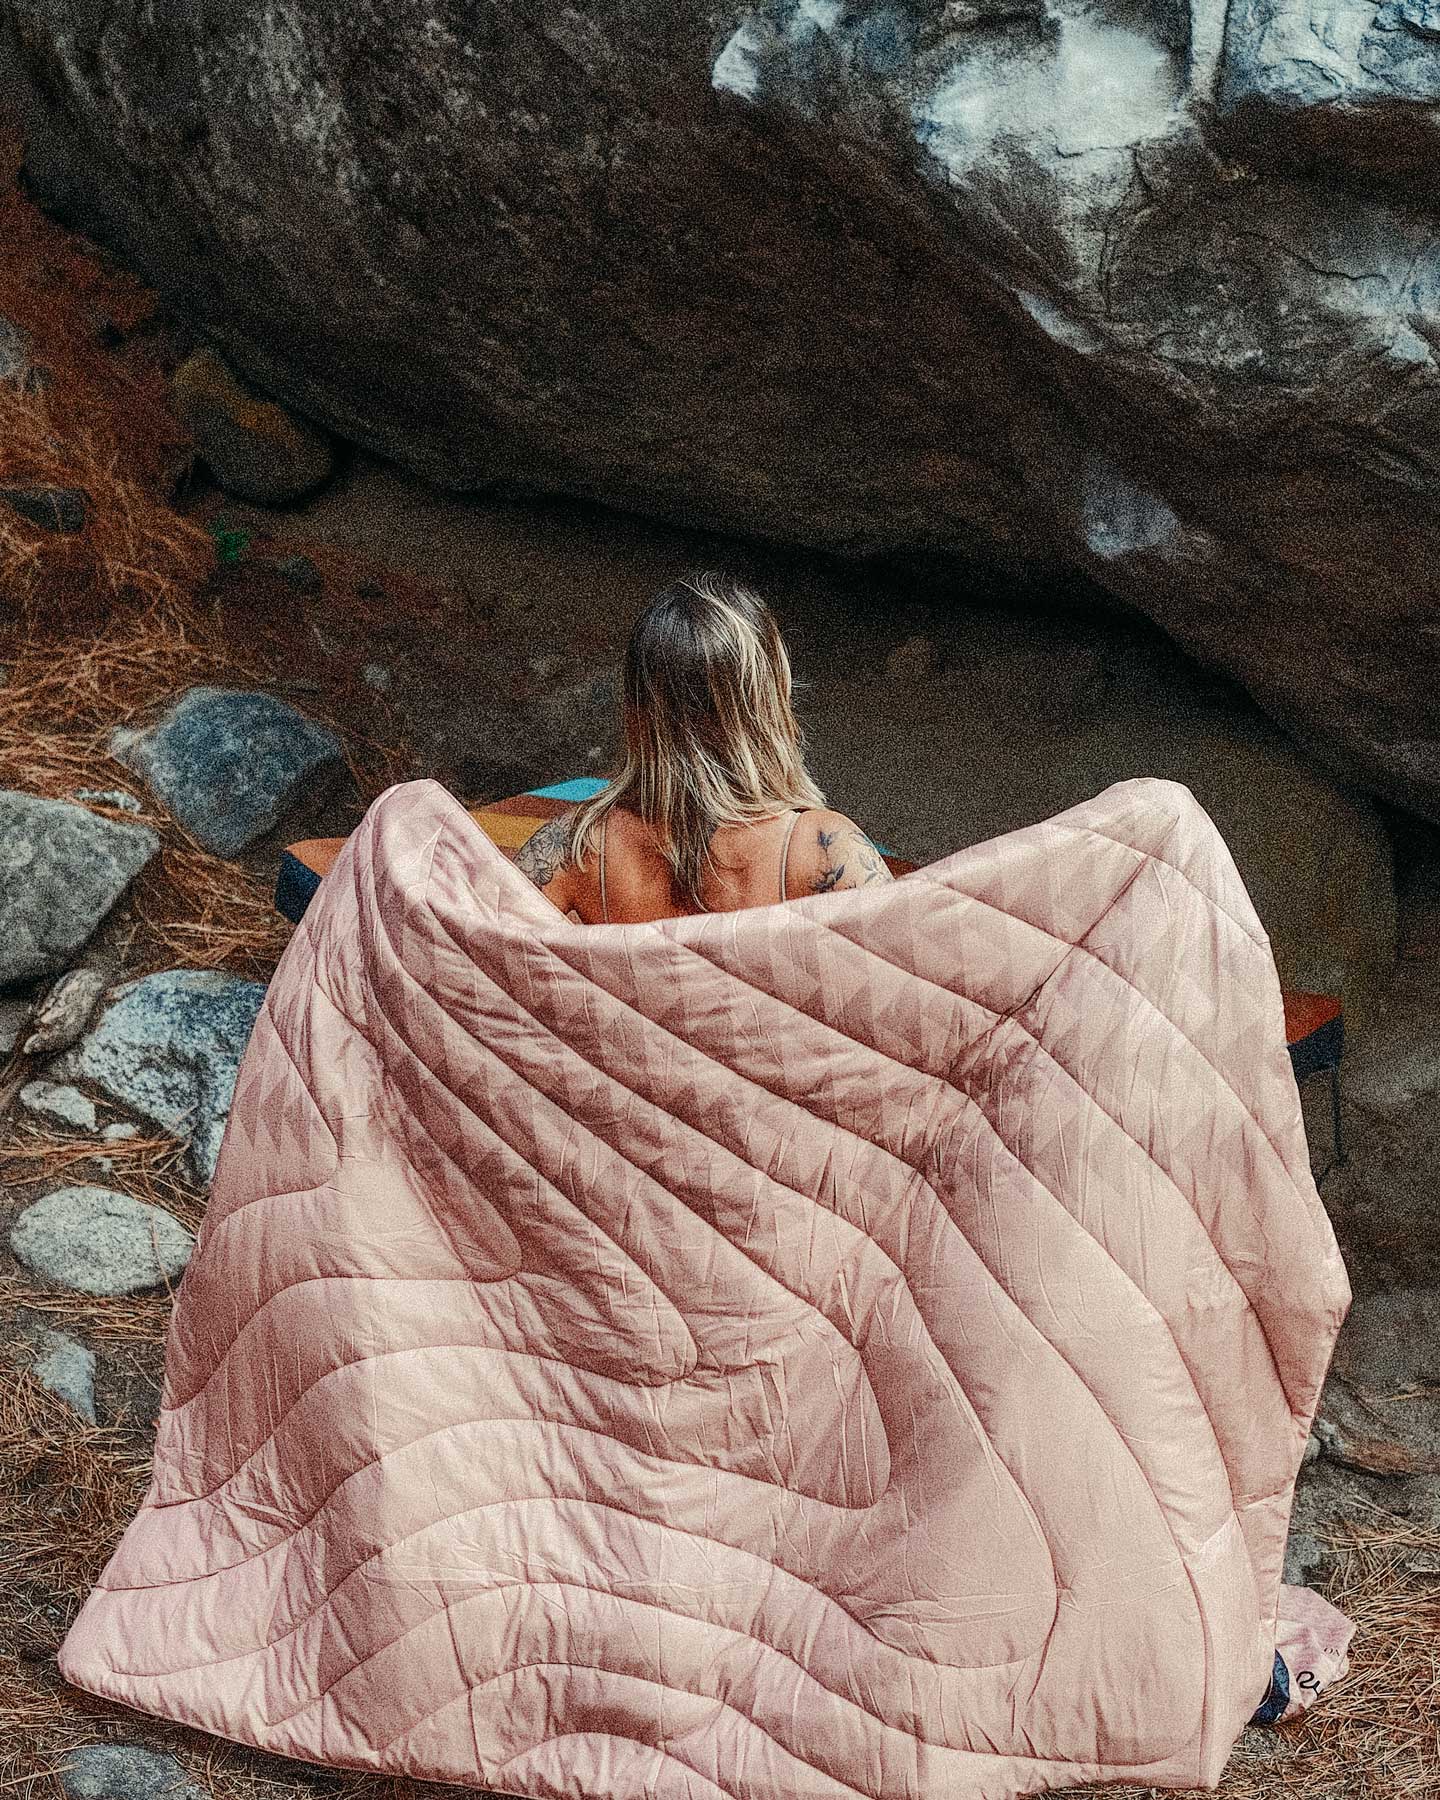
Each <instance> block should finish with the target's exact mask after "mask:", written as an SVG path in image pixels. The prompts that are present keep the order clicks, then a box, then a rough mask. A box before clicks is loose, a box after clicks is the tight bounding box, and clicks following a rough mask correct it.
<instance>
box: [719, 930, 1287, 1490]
mask: <svg viewBox="0 0 1440 1800" xmlns="http://www.w3.org/2000/svg"><path fill="white" fill-rule="evenodd" d="M821 929H822V930H830V929H831V928H830V927H828V926H824V927H822V928H821ZM834 935H835V936H837V937H840V938H841V939H842V940H843V941H844V942H845V943H847V944H852V945H854V947H855V948H857V949H861V950H864V951H865V954H867V955H876V960H877V961H882V962H883V961H885V960H886V959H885V958H883V957H880V956H878V955H877V953H875V952H872V951H869V950H866V949H865V946H863V945H855V941H854V940H853V939H852V938H849V937H846V936H845V934H844V933H843V932H835V933H834ZM693 954H695V955H698V956H701V957H703V960H704V961H705V962H707V963H712V959H711V958H710V957H708V956H705V955H704V952H702V951H694V952H693ZM712 966H713V967H716V968H719V969H721V970H722V971H723V972H724V973H726V974H733V971H731V970H728V969H726V967H725V965H724V964H723V963H712ZM887 966H888V967H892V968H893V967H896V966H898V965H895V964H887ZM1052 973H1053V972H1052ZM735 979H736V980H737V981H740V982H741V983H742V984H743V985H744V986H747V987H751V988H754V991H755V992H757V993H760V994H766V995H768V997H769V998H770V999H772V1000H774V1001H775V1002H776V1004H778V1005H780V1006H782V1007H785V1008H786V1009H787V1010H788V1011H791V1012H796V1013H799V1014H800V1016H801V1017H802V1018H806V1019H809V1020H811V1021H812V1023H815V1024H818V1025H825V1024H826V1021H825V1020H823V1019H817V1018H816V1016H815V1014H813V1013H811V1012H807V1011H806V1010H805V1008H803V1007H800V1006H796V1005H795V1004H794V1003H793V1002H791V1001H789V1000H786V999H784V998H783V997H782V996H781V995H778V994H769V992H768V990H767V989H765V988H759V987H756V986H755V984H754V983H753V982H749V981H746V979H745V977H744V976H736V977H735ZM916 979H917V980H925V979H926V978H925V977H923V976H917V977H916ZM1048 979H1049V977H1047V980H1048ZM928 985H929V986H932V987H938V986H939V984H938V983H935V982H929V983H928ZM1041 985H1042V986H1043V985H1044V984H1043V983H1042V984H1041ZM940 991H941V992H943V993H948V992H949V991H950V990H949V989H948V988H942V989H941V990H940ZM1009 1018H1010V1015H1008V1014H1002V1015H1001V1017H1000V1018H999V1019H997V1020H996V1022H995V1024H996V1025H997V1026H998V1025H999V1024H1001V1023H1003V1022H1005V1020H1007V1019H1009ZM1015 1023H1016V1024H1017V1026H1019V1029H1020V1030H1021V1031H1022V1032H1024V1033H1025V1036H1026V1037H1028V1038H1029V1039H1030V1041H1031V1042H1032V1043H1034V1044H1035V1046H1036V1048H1037V1050H1039V1051H1041V1052H1042V1053H1046V1050H1045V1046H1044V1045H1043V1044H1042V1043H1040V1041H1039V1040H1038V1039H1037V1038H1035V1037H1034V1035H1033V1033H1030V1032H1026V1031H1025V1027H1024V1026H1023V1025H1020V1023H1019V1021H1018V1020H1016V1021H1015ZM829 1029H832V1030H835V1029H836V1028H835V1027H829ZM991 1029H992V1030H993V1029H994V1027H991ZM836 1035H837V1036H839V1037H840V1038H841V1040H842V1041H843V1042H845V1043H851V1044H854V1043H863V1044H864V1046H865V1048H866V1049H868V1050H871V1051H873V1053H874V1054H875V1055H876V1056H879V1057H881V1058H883V1059H884V1060H886V1061H889V1062H894V1061H896V1059H895V1058H894V1057H892V1056H890V1055H889V1053H888V1052H887V1051H885V1050H882V1049H881V1048H880V1047H879V1046H878V1045H875V1044H871V1043H870V1042H869V1041H868V1040H866V1039H862V1038H860V1037H859V1036H858V1035H851V1034H850V1033H848V1032H839V1031H838V1030H837V1031H836ZM901 1066H902V1067H904V1066H906V1065H903V1064H902V1065H901ZM1055 1066H1056V1067H1057V1068H1058V1069H1059V1070H1060V1072H1061V1073H1062V1074H1064V1075H1066V1076H1067V1077H1068V1078H1069V1079H1070V1080H1072V1081H1073V1080H1074V1077H1073V1076H1071V1075H1070V1072H1069V1070H1068V1069H1066V1068H1065V1067H1064V1065H1063V1064H1061V1063H1060V1062H1059V1061H1058V1060H1056V1064H1055ZM925 1079H927V1080H930V1081H934V1082H936V1083H937V1084H938V1085H939V1086H941V1087H942V1088H946V1089H948V1090H949V1091H950V1092H951V1093H953V1094H954V1095H955V1096H956V1097H957V1099H959V1100H960V1101H961V1102H962V1103H967V1104H968V1105H969V1106H970V1107H971V1108H973V1109H974V1111H975V1113H976V1114H978V1115H979V1117H980V1118H981V1119H982V1120H983V1121H984V1123H985V1124H986V1125H987V1126H988V1127H989V1130H990V1135H991V1137H992V1138H993V1139H994V1141H995V1143H996V1144H998V1145H999V1147H1000V1149H1001V1150H1002V1151H1003V1152H1004V1153H1005V1155H1006V1156H1008V1157H1009V1158H1010V1160H1011V1161H1012V1162H1013V1163H1014V1164H1015V1165H1016V1166H1017V1168H1019V1169H1021V1170H1022V1171H1023V1172H1024V1173H1025V1174H1026V1175H1028V1176H1029V1177H1030V1179H1031V1181H1032V1182H1033V1183H1034V1184H1035V1186H1036V1187H1037V1188H1038V1189H1039V1191H1040V1192H1041V1193H1042V1194H1044V1195H1045V1196H1046V1197H1047V1198H1048V1199H1050V1200H1051V1201H1053V1202H1054V1204H1055V1206H1056V1207H1058V1208H1059V1210H1060V1212H1061V1213H1062V1214H1063V1215H1064V1217H1065V1218H1066V1219H1067V1220H1068V1221H1069V1222H1070V1224H1071V1225H1072V1226H1073V1227H1074V1228H1075V1229H1076V1230H1078V1231H1080V1232H1081V1233H1083V1235H1084V1236H1085V1237H1087V1238H1088V1239H1089V1240H1090V1242H1091V1243H1093V1244H1094V1245H1096V1247H1097V1248H1098V1249H1100V1250H1101V1251H1103V1252H1104V1254H1105V1255H1106V1257H1107V1258H1108V1259H1109V1261H1110V1262H1111V1263H1112V1264H1113V1266H1114V1268H1115V1270H1116V1273H1117V1274H1118V1275H1119V1276H1120V1277H1121V1279H1122V1280H1124V1281H1125V1282H1126V1283H1127V1285H1128V1286H1129V1287H1130V1289H1131V1290H1132V1292H1134V1293H1135V1294H1137V1295H1138V1296H1139V1298H1140V1301H1141V1303H1142V1304H1143V1305H1144V1306H1145V1307H1146V1308H1147V1309H1148V1310H1149V1312H1150V1313H1151V1314H1152V1316H1153V1317H1154V1318H1156V1319H1157V1320H1159V1322H1160V1323H1161V1324H1162V1325H1163V1326H1164V1327H1165V1330H1166V1332H1167V1333H1168V1334H1169V1337H1170V1341H1171V1343H1172V1344H1173V1345H1174V1348H1175V1354H1176V1358H1177V1360H1178V1361H1179V1363H1180V1365H1181V1367H1182V1368H1183V1369H1184V1370H1185V1373H1186V1375H1187V1377H1188V1378H1189V1380H1190V1385H1191V1390H1192V1392H1193V1393H1194V1395H1195V1399H1196V1401H1197V1402H1198V1404H1199V1406H1200V1410H1201V1411H1202V1412H1203V1413H1204V1414H1205V1418H1206V1421H1207V1423H1208V1424H1209V1425H1210V1429H1211V1434H1212V1436H1213V1437H1214V1441H1215V1449H1216V1454H1217V1456H1218V1457H1219V1459H1220V1461H1221V1463H1222V1464H1224V1465H1225V1471H1226V1479H1227V1481H1228V1479H1229V1465H1228V1464H1225V1456H1224V1452H1223V1450H1222V1449H1221V1448H1220V1440H1219V1437H1218V1435H1216V1434H1215V1426H1214V1421H1213V1420H1212V1419H1211V1417H1210V1412H1209V1409H1208V1407H1206V1405H1205V1402H1204V1399H1203V1398H1202V1396H1201V1394H1200V1391H1199V1388H1198V1387H1197V1386H1196V1383H1195V1377H1194V1374H1193V1373H1192V1371H1191V1369H1190V1365H1189V1363H1188V1362H1187V1361H1186V1358H1185V1356H1184V1354H1183V1353H1182V1351H1181V1349H1180V1345H1179V1343H1178V1341H1177V1340H1176V1337H1175V1333H1174V1330H1173V1328H1172V1327H1171V1325H1170V1323H1169V1321H1168V1320H1167V1319H1166V1318H1165V1315H1164V1314H1163V1313H1162V1312H1161V1311H1160V1309H1159V1308H1158V1307H1157V1306H1156V1305H1155V1304H1154V1302H1153V1301H1152V1300H1151V1299H1150V1297H1149V1295H1148V1294H1146V1293H1145V1291H1144V1290H1143V1289H1142V1288H1141V1287H1140V1285H1139V1283H1138V1282H1137V1281H1135V1279H1134V1278H1133V1277H1132V1276H1131V1275H1129V1274H1128V1273H1127V1272H1126V1271H1125V1270H1124V1269H1122V1268H1121V1267H1120V1265H1119V1264H1118V1263H1116V1262H1115V1259H1114V1258H1113V1257H1112V1256H1110V1252H1109V1251H1108V1250H1106V1248H1105V1246H1104V1244H1103V1243H1101V1242H1100V1240H1099V1238H1097V1237H1096V1236H1095V1234H1094V1232H1093V1231H1091V1230H1090V1229H1089V1227H1088V1226H1086V1225H1085V1224H1084V1223H1083V1221H1082V1220H1080V1219H1078V1218H1076V1216H1075V1215H1074V1213H1072V1212H1071V1211H1070V1209H1069V1207H1068V1206H1066V1205H1065V1203H1064V1202H1063V1201H1062V1200H1061V1199H1060V1198H1059V1196H1058V1195H1057V1194H1055V1193H1054V1192H1053V1190H1052V1189H1051V1188H1050V1187H1049V1186H1048V1185H1047V1184H1046V1183H1045V1182H1044V1181H1042V1180H1041V1178H1040V1176H1039V1174H1038V1173H1037V1172H1036V1171H1035V1170H1034V1169H1032V1168H1031V1166H1030V1165H1029V1163H1027V1162H1026V1161H1025V1160H1024V1158H1023V1157H1022V1156H1021V1155H1020V1154H1019V1152H1018V1151H1016V1150H1015V1149H1014V1148H1013V1147H1012V1146H1011V1145H1010V1144H1008V1143H1007V1142H1006V1141H1005V1139H1004V1138H1003V1137H1002V1136H1001V1134H1000V1131H999V1129H998V1128H997V1126H996V1124H995V1121H994V1120H993V1119H992V1118H991V1117H990V1115H989V1113H988V1112H987V1111H986V1110H985V1107H984V1106H983V1105H982V1103H981V1102H980V1101H979V1100H978V1099H977V1098H976V1097H975V1096H974V1095H973V1094H971V1093H970V1092H969V1090H968V1089H966V1088H963V1087H961V1086H960V1084H959V1083H958V1082H957V1081H954V1080H953V1079H951V1078H950V1077H949V1076H948V1075H943V1076H942V1075H928V1074H927V1075H926V1076H925ZM760 1085H762V1086H763V1083H762V1084H760ZM1077 1085H1078V1084H1077ZM767 1091H768V1090H767ZM804 1110H806V1111H807V1112H808V1111H809V1109H808V1108H805V1109H804ZM1096 1110H1097V1111H1099V1112H1100V1113H1102V1115H1103V1116H1104V1117H1106V1118H1111V1115H1110V1114H1109V1113H1108V1112H1105V1109H1104V1108H1103V1107H1100V1106H1099V1105H1098V1103H1097V1106H1096ZM810 1116H811V1117H812V1118H816V1117H823V1115H818V1114H814V1113H811V1114H810ZM827 1122H829V1121H827ZM1111 1122H1112V1124H1114V1125H1115V1126H1116V1129H1117V1130H1119V1131H1121V1132H1122V1133H1123V1134H1124V1136H1125V1137H1126V1139H1127V1140H1128V1141H1129V1142H1130V1143H1132V1144H1135V1145H1136V1148H1137V1149H1138V1150H1140V1152H1141V1154H1142V1155H1145V1156H1146V1160H1147V1161H1149V1162H1150V1163H1151V1164H1152V1165H1153V1166H1154V1167H1156V1168H1160V1167H1161V1165H1160V1164H1159V1163H1156V1162H1155V1161H1154V1158H1153V1157H1149V1156H1148V1154H1147V1153H1146V1152H1145V1149H1144V1146H1143V1145H1141V1144H1138V1143H1136V1140H1135V1139H1134V1138H1133V1137H1131V1136H1130V1133H1129V1132H1127V1131H1125V1128H1124V1126H1122V1125H1121V1124H1120V1123H1119V1121H1118V1120H1115V1119H1111ZM833 1123H834V1124H835V1128H836V1129H837V1130H841V1131H849V1129H850V1128H849V1127H848V1126H842V1125H840V1124H839V1123H838V1121H834V1122H833ZM851 1135H852V1136H856V1137H859V1138H860V1141H861V1142H863V1143H874V1140H873V1139H870V1138H865V1137H863V1136H862V1135H861V1134H860V1133H858V1132H852V1133H851ZM874 1147H875V1148H876V1150H877V1151H879V1153H880V1154H881V1155H883V1156H890V1157H893V1158H894V1160H895V1161H896V1162H898V1163H900V1164H901V1165H902V1167H904V1168H908V1169H911V1170H913V1171H914V1173H915V1174H917V1175H919V1176H920V1178H921V1179H922V1180H923V1181H924V1182H925V1185H926V1187H927V1188H928V1189H929V1191H930V1193H931V1194H932V1196H933V1197H934V1199H935V1201H936V1204H937V1205H939V1206H940V1207H941V1208H942V1210H944V1211H945V1212H946V1213H947V1214H948V1213H949V1208H948V1207H946V1206H945V1202H944V1201H943V1200H942V1199H941V1197H940V1195H939V1193H938V1191H937V1190H936V1188H935V1185H934V1183H933V1182H932V1181H930V1179H929V1178H928V1177H927V1176H926V1175H925V1174H924V1172H923V1171H922V1170H921V1169H920V1168H919V1167H918V1166H917V1165H916V1164H914V1163H912V1162H910V1161H909V1160H908V1159H907V1158H905V1157H903V1156H901V1155H900V1154H899V1152H898V1151H894V1150H891V1149H890V1148H889V1146H888V1145H882V1144H878V1143H875V1144H874ZM1162 1173H1164V1174H1165V1175H1166V1177H1167V1179H1169V1180H1170V1182H1171V1186H1172V1187H1174V1188H1175V1190H1176V1192H1177V1193H1178V1194H1179V1195H1180V1199H1181V1202H1182V1204H1184V1205H1185V1206H1186V1207H1187V1208H1188V1207H1189V1202H1188V1201H1187V1200H1186V1198H1185V1195H1184V1193H1183V1191H1182V1190H1181V1189H1180V1187H1179V1186H1178V1184H1177V1183H1176V1182H1175V1181H1174V1179H1173V1177H1170V1176H1169V1172H1168V1170H1163V1169H1162ZM817 1204H818V1202H817ZM1191 1210H1192V1211H1193V1208H1192V1209H1191ZM955 1228H956V1230H957V1232H959V1234H960V1236H961V1237H962V1238H963V1239H964V1240H965V1242H966V1243H967V1244H969V1243H970V1239H969V1238H968V1236H966V1234H965V1232H964V1231H963V1230H961V1228H960V1226H959V1225H958V1224H957V1225H956V1227H955ZM971 1248H972V1249H973V1250H975V1254H976V1255H977V1256H979V1255H980V1252H979V1250H978V1249H977V1248H976V1247H975V1246H974V1245H973V1244H971ZM1217 1254H1218V1252H1217ZM1223 1260H1224V1259H1223V1258H1221V1261H1222V1262H1223ZM981 1261H982V1263H983V1262H984V1258H983V1257H982V1258H981ZM984 1266H985V1267H986V1269H987V1270H989V1272H990V1274H991V1275H992V1276H995V1279H996V1280H997V1281H998V1280H999V1277H998V1276H996V1275H995V1271H994V1270H993V1269H990V1265H989V1264H988V1263H985V1264H984ZM1226 1267H1227V1269H1228V1265H1226ZM1232 1279H1233V1275H1232ZM1236 1287H1237V1290H1238V1291H1239V1292H1240V1294H1241V1297H1242V1298H1245V1294H1244V1290H1243V1288H1240V1286H1239V1283H1238V1281H1237V1282H1236ZM1015 1304H1016V1305H1017V1306H1018V1302H1016V1303H1015ZM1246 1304H1247V1306H1249V1301H1248V1299H1247V1300H1246ZM1019 1310H1020V1312H1021V1313H1022V1316H1024V1317H1025V1318H1027V1319H1028V1318H1029V1315H1028V1314H1027V1313H1025V1312H1024V1308H1023V1307H1021V1308H1019ZM1251 1310H1252V1311H1253V1308H1251ZM1031 1323H1033V1321H1031ZM1257 1323H1258V1320H1257ZM1036 1329H1037V1330H1038V1329H1039V1328H1038V1326H1037V1327H1036ZM1261 1333H1262V1335H1263V1333H1264V1327H1263V1325H1262V1326H1261ZM1045 1341H1046V1342H1047V1343H1048V1342H1049V1339H1048V1338H1047V1339H1046V1340H1045ZM1052 1348H1053V1346H1052ZM1060 1354H1061V1355H1062V1358H1063V1360H1064V1361H1065V1362H1066V1365H1067V1367H1069V1368H1071V1369H1072V1370H1073V1369H1074V1365H1073V1364H1072V1363H1070V1361H1069V1358H1068V1357H1064V1356H1063V1352H1061V1353H1060ZM948 1366H949V1364H948V1362H947V1367H948ZM1075 1372H1076V1373H1077V1375H1078V1371H1075ZM1079 1378H1080V1379H1081V1380H1083V1379H1084V1378H1083V1377H1079ZM1086 1385H1087V1386H1088V1385H1089V1384H1088V1383H1087V1384H1086ZM1091 1391H1092V1392H1093V1390H1091ZM1282 1391H1283V1389H1282ZM1096 1403H1097V1405H1100V1404H1101V1403H1100V1402H1099V1398H1098V1396H1096ZM1104 1410H1105V1409H1104V1407H1103V1405H1101V1411H1102V1412H1104ZM1106 1417H1107V1419H1108V1417H1109V1415H1108V1414H1106ZM1111 1423H1112V1425H1113V1421H1111ZM1146 1479H1147V1481H1148V1479H1149V1478H1148V1476H1147V1477H1146ZM1231 1498H1232V1501H1233V1499H1234V1493H1233V1489H1232V1493H1231ZM1156 1504H1157V1505H1158V1504H1159V1500H1158V1496H1157V1501H1156Z"/></svg>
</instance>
